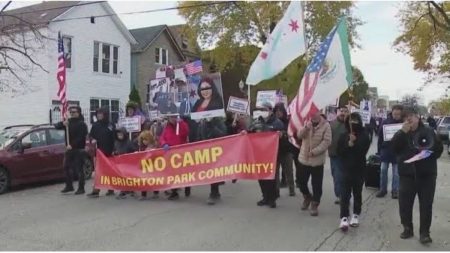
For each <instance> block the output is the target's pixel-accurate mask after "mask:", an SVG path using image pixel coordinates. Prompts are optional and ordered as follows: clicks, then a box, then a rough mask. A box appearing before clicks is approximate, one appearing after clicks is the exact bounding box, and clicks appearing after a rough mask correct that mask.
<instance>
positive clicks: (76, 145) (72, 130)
mask: <svg viewBox="0 0 450 253" xmlns="http://www.w3.org/2000/svg"><path fill="white" fill-rule="evenodd" d="M55 128H56V129H60V130H64V131H66V127H65V126H64V124H63V122H59V123H56V124H55ZM87 134H88V129H87V126H86V123H84V118H83V117H80V118H70V119H69V142H70V146H72V149H84V148H85V147H86V137H87ZM66 135H67V131H66ZM66 145H67V140H66Z"/></svg>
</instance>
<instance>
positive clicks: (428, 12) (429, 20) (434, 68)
mask: <svg viewBox="0 0 450 253" xmlns="http://www.w3.org/2000/svg"><path fill="white" fill-rule="evenodd" d="M398 17H399V19H400V24H401V29H402V34H401V35H400V36H399V37H398V38H397V39H396V40H395V41H394V48H395V49H396V50H397V51H399V52H402V53H404V54H407V55H409V56H411V57H412V59H413V62H414V69H416V70H419V71H422V72H425V73H427V74H428V81H429V82H430V81H435V80H441V81H445V80H447V81H448V80H449V79H450V2H448V1H443V2H440V3H437V2H435V1H428V2H424V1H421V2H412V1H411V2H405V3H404V6H403V8H402V9H401V10H400V11H399V13H398Z"/></svg>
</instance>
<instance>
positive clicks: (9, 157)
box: [0, 125, 95, 194]
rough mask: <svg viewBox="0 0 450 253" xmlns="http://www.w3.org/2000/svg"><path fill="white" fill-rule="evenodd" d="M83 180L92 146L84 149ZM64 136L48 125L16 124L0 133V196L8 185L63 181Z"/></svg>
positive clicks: (91, 157) (90, 164)
mask: <svg viewBox="0 0 450 253" xmlns="http://www.w3.org/2000/svg"><path fill="white" fill-rule="evenodd" d="M86 151H87V153H88V154H89V155H87V156H86V160H85V161H84V172H85V176H86V179H89V178H90V177H91V176H92V171H93V168H94V163H93V161H94V157H95V147H93V146H92V145H87V146H86ZM64 152H65V134H64V131H63V130H56V129H55V128H54V127H53V126H52V125H19V126H10V127H6V128H5V129H3V130H2V131H0V194H2V193H5V192H6V191H8V189H9V188H10V187H11V186H17V185H22V184H29V183H37V182H46V181H50V180H56V179H63V178H64V177H65V176H64V169H63V160H64Z"/></svg>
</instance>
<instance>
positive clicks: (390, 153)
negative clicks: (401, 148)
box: [378, 117, 403, 164]
mask: <svg viewBox="0 0 450 253" xmlns="http://www.w3.org/2000/svg"><path fill="white" fill-rule="evenodd" d="M402 122H403V121H402V120H394V119H393V118H391V117H389V118H387V119H385V120H383V122H382V123H381V125H380V127H379V130H378V153H379V154H380V159H381V162H384V163H394V164H396V163H397V159H396V157H395V154H394V150H393V148H392V143H391V141H384V140H383V125H390V124H398V123H402Z"/></svg>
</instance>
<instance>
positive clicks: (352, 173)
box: [336, 124, 370, 178]
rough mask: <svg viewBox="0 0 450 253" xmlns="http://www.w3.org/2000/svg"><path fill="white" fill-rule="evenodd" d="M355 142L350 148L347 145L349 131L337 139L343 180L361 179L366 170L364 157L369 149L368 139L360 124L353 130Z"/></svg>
mask: <svg viewBox="0 0 450 253" xmlns="http://www.w3.org/2000/svg"><path fill="white" fill-rule="evenodd" d="M354 134H355V135H356V140H355V142H354V144H353V146H352V147H350V146H349V145H348V142H349V140H350V134H349V131H348V130H346V131H345V132H344V133H343V134H341V136H340V137H339V138H338V144H337V150H336V152H337V155H338V157H339V159H340V160H341V162H342V173H343V176H344V177H345V178H349V177H350V178H354V177H358V178H361V177H363V176H364V172H365V168H366V155H367V152H368V151H369V148H370V139H369V135H368V134H367V132H366V131H365V130H364V128H363V126H362V124H361V125H360V128H359V129H358V130H356V129H355V131H354Z"/></svg>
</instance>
